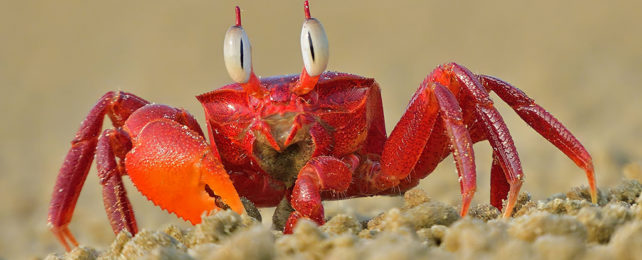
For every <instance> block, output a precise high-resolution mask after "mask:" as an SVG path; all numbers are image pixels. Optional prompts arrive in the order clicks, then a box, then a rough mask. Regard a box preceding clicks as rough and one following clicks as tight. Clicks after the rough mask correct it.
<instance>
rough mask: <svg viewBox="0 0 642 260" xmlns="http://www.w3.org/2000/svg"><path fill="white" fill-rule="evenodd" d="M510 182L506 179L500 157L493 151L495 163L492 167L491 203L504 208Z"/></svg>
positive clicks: (498, 207) (500, 208)
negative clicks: (503, 203) (503, 202)
mask: <svg viewBox="0 0 642 260" xmlns="http://www.w3.org/2000/svg"><path fill="white" fill-rule="evenodd" d="M509 190H510V184H509V183H508V181H506V175H505V174H504V170H503V169H502V166H501V165H500V164H499V157H498V156H497V154H496V153H493V164H492V166H491V167H490V205H493V207H495V208H497V209H499V210H500V211H501V210H502V206H503V205H502V201H503V200H504V199H505V198H506V197H507V196H508V191H509Z"/></svg>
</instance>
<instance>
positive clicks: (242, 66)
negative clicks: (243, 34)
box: [240, 38, 245, 68]
mask: <svg viewBox="0 0 642 260" xmlns="http://www.w3.org/2000/svg"><path fill="white" fill-rule="evenodd" d="M240 41H241V68H244V67H245V66H244V65H243V38H241V39H240Z"/></svg>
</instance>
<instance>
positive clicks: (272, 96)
mask: <svg viewBox="0 0 642 260" xmlns="http://www.w3.org/2000/svg"><path fill="white" fill-rule="evenodd" d="M298 78H299V77H298V75H289V76H279V77H270V78H264V79H262V80H261V84H262V85H264V86H266V87H267V90H268V91H269V94H268V95H269V97H267V98H265V99H257V98H254V97H252V96H248V95H247V94H246V93H245V91H244V89H243V88H242V87H241V86H240V85H239V84H232V85H228V86H225V87H222V88H221V89H219V90H215V91H212V92H209V93H206V94H203V95H200V96H198V99H199V101H201V103H202V104H203V107H204V108H205V114H206V118H207V124H208V127H209V128H208V129H210V133H209V134H210V139H211V140H213V143H215V144H216V147H217V148H218V151H219V153H220V156H221V161H222V163H223V165H225V169H227V171H228V174H229V175H230V178H231V179H232V181H233V182H234V186H235V187H237V190H238V192H239V195H241V196H243V197H246V198H248V199H250V200H251V201H252V202H254V203H255V204H256V205H257V206H260V207H270V206H276V205H277V204H278V203H279V202H280V201H281V199H283V197H284V196H285V194H286V193H287V191H288V189H289V188H291V187H292V186H293V185H294V182H295V180H296V178H297V175H298V173H299V171H300V170H301V168H302V167H303V166H304V165H305V163H306V162H307V161H309V160H310V158H314V157H319V156H331V157H334V158H341V159H343V158H345V157H348V158H350V159H352V158H353V157H354V156H357V157H363V158H367V156H368V155H369V154H381V150H382V148H383V144H384V142H385V140H386V132H385V126H384V121H383V117H381V116H380V115H382V114H383V111H382V106H381V97H380V94H379V88H378V86H377V85H376V83H375V82H374V80H372V79H368V78H363V77H360V76H356V75H350V74H345V73H333V72H330V73H326V74H324V75H323V76H321V78H320V79H319V82H318V83H317V87H316V88H315V90H313V91H311V92H309V93H307V94H306V95H304V96H298V95H296V94H294V93H292V92H291V91H290V89H292V88H293V87H294V86H295V85H296V83H297V81H298ZM354 159H355V160H356V159H358V158H354ZM360 161H361V160H356V161H355V162H357V163H356V165H350V167H354V168H358V166H359V165H360V164H361V163H360ZM346 162H348V161H346ZM349 162H352V161H349ZM341 181H347V182H345V183H348V184H349V183H350V180H349V179H347V180H341ZM345 195H348V194H345ZM350 195H353V196H356V195H366V194H363V193H361V194H357V193H354V194H350ZM327 197H328V198H329V197H330V195H327Z"/></svg>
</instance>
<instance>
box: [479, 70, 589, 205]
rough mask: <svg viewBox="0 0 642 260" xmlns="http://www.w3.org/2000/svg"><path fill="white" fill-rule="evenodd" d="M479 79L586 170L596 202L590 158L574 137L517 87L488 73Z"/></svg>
mask: <svg viewBox="0 0 642 260" xmlns="http://www.w3.org/2000/svg"><path fill="white" fill-rule="evenodd" d="M479 78H480V80H481V83H482V84H483V85H484V86H485V87H486V88H488V89H489V90H492V91H494V92H495V93H497V95H498V96H499V97H500V98H501V99H502V100H504V102H506V103H507V104H508V105H509V106H510V107H511V108H513V110H515V112H517V114H518V115H519V116H520V117H521V118H522V119H524V121H525V122H526V123H527V124H528V125H530V126H531V127H532V128H533V129H535V131H537V132H538V133H539V134H540V135H542V136H543V137H544V138H546V140H548V141H549V142H551V143H552V144H553V145H555V146H556V147H557V148H558V149H560V150H561V151H562V152H563V153H564V154H566V156H568V157H569V158H570V159H571V160H573V162H575V164H577V166H579V167H580V168H582V169H584V171H586V178H587V179H588V182H589V187H590V189H591V200H592V201H593V203H597V187H596V185H595V172H594V170H593V160H592V159H591V155H590V154H589V153H588V152H587V151H586V149H585V148H584V146H582V144H581V143H580V142H579V141H578V140H577V139H576V138H575V136H573V134H572V133H571V132H570V131H569V130H568V129H566V127H565V126H564V125H562V123H560V122H559V121H558V120H557V119H556V118H555V117H554V116H553V115H551V114H550V113H548V112H547V111H546V110H545V109H544V108H542V107H541V106H539V105H538V104H536V103H535V101H534V100H533V99H531V98H529V97H528V96H527V95H526V94H525V93H524V92H522V91H521V90H520V89H518V88H516V87H514V86H512V85H510V84H508V83H506V82H504V81H502V80H500V79H497V78H494V77H491V76H486V75H480V76H479Z"/></svg>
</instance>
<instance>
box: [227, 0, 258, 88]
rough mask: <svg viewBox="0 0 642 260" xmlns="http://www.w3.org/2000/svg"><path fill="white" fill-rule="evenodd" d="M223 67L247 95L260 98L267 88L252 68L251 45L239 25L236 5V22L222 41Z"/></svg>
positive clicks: (239, 20)
mask: <svg viewBox="0 0 642 260" xmlns="http://www.w3.org/2000/svg"><path fill="white" fill-rule="evenodd" d="M223 57H224V59H225V68H227V72H228V74H229V75H230V77H231V78H232V80H234V81H235V82H236V83H238V84H240V85H241V86H242V87H243V89H244V90H245V91H246V92H247V94H248V95H251V96H254V97H257V98H261V97H264V96H265V95H266V93H267V90H266V89H265V88H264V87H262V86H261V84H260V82H259V79H258V78H257V77H256V75H255V74H254V69H253V68H252V46H251V45H250V39H249V38H248V37H247V33H245V30H243V27H242V26H241V9H240V8H239V7H238V6H237V7H236V24H235V25H233V26H231V27H230V28H229V29H228V30H227V32H226V33H225V40H224V43H223Z"/></svg>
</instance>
